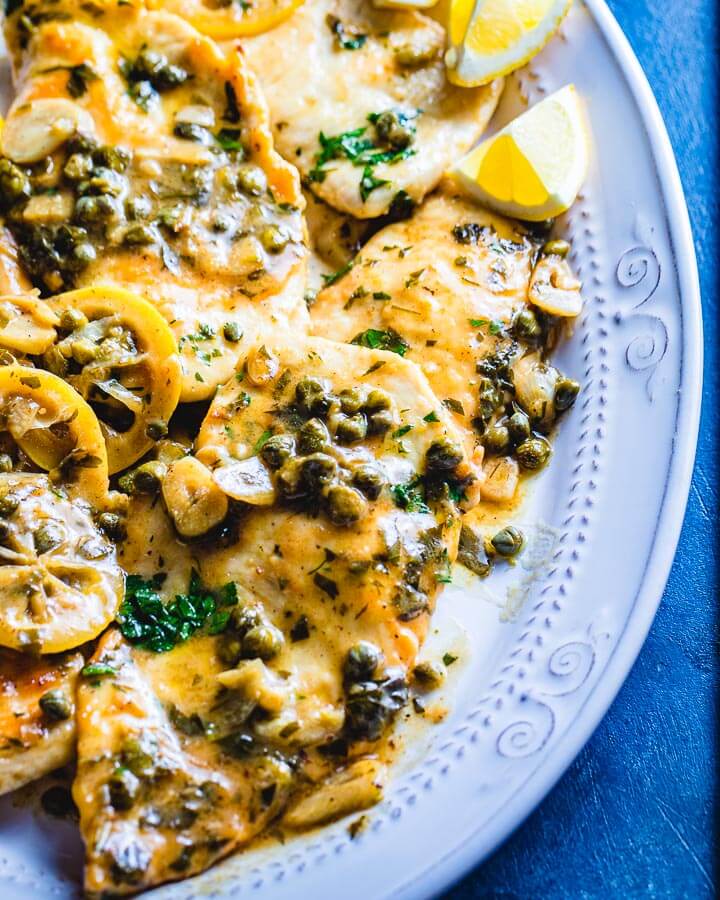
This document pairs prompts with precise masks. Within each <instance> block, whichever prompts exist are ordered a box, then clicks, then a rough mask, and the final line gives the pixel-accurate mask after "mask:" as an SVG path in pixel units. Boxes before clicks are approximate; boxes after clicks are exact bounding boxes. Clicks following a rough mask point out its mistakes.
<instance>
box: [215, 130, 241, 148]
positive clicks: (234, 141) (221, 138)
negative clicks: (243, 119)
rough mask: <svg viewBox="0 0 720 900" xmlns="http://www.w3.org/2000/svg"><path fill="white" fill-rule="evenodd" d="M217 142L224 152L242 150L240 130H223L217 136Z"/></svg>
mask: <svg viewBox="0 0 720 900" xmlns="http://www.w3.org/2000/svg"><path fill="white" fill-rule="evenodd" d="M215 140H216V141H217V142H218V144H220V146H221V147H222V148H223V150H242V149H243V145H242V144H241V143H240V130H239V129H238V128H221V129H220V131H218V133H217V134H216V135H215Z"/></svg>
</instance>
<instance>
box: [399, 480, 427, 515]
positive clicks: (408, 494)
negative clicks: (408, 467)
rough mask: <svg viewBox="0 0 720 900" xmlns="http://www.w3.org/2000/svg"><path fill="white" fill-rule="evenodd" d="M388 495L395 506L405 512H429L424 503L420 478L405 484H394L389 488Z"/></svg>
mask: <svg viewBox="0 0 720 900" xmlns="http://www.w3.org/2000/svg"><path fill="white" fill-rule="evenodd" d="M390 493H391V494H392V496H393V500H394V501H395V505H396V506H398V507H400V509H404V510H405V512H411V513H412V512H423V513H424V512H430V508H429V507H428V505H427V503H425V494H424V492H423V487H422V481H421V479H420V478H414V479H413V480H412V481H408V482H407V483H406V484H394V485H393V486H392V487H391V488H390Z"/></svg>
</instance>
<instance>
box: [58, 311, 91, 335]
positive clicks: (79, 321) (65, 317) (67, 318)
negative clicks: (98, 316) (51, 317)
mask: <svg viewBox="0 0 720 900" xmlns="http://www.w3.org/2000/svg"><path fill="white" fill-rule="evenodd" d="M87 324H88V317H87V316H86V315H85V313H82V312H80V310H79V309H64V310H63V311H62V313H61V315H60V328H61V329H62V330H63V331H77V330H78V329H79V328H84V327H85V326H86V325H87Z"/></svg>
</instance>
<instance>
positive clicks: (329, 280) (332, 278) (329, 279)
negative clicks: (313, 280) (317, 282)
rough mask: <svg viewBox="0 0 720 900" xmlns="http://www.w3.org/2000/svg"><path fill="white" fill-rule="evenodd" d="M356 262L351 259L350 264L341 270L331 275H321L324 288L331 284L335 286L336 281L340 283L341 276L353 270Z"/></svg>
mask: <svg viewBox="0 0 720 900" xmlns="http://www.w3.org/2000/svg"><path fill="white" fill-rule="evenodd" d="M355 263H356V260H354V259H351V260H350V262H348V263H346V264H345V265H344V266H343V267H342V269H338V270H337V272H333V273H332V275H323V276H322V280H323V281H324V282H325V287H330V285H331V284H335V282H336V281H340V279H341V278H342V277H343V275H347V273H348V272H349V271H350V270H351V269H352V268H353V266H354V265H355Z"/></svg>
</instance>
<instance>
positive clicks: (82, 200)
mask: <svg viewBox="0 0 720 900" xmlns="http://www.w3.org/2000/svg"><path fill="white" fill-rule="evenodd" d="M75 218H76V219H77V220H78V221H79V222H85V223H88V224H91V225H92V224H94V223H96V222H108V221H110V220H113V219H117V218H119V210H118V207H117V205H116V203H115V201H114V200H113V199H112V197H108V196H106V195H104V194H101V195H100V196H99V197H78V199H77V200H76V201H75Z"/></svg>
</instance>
